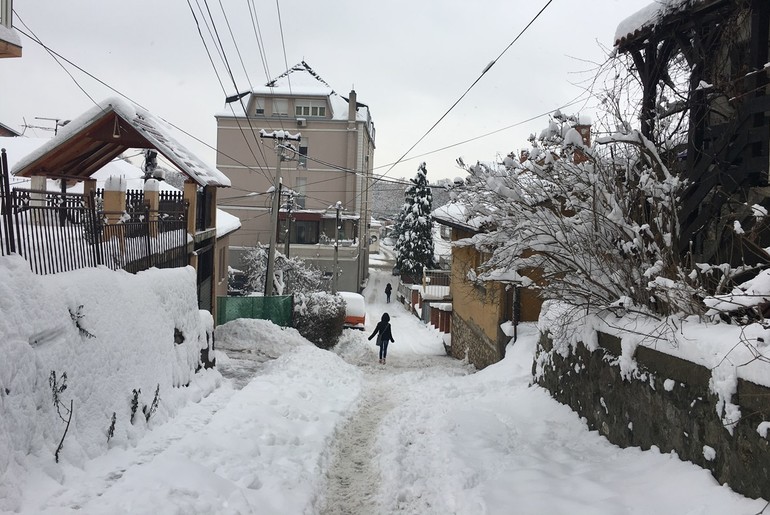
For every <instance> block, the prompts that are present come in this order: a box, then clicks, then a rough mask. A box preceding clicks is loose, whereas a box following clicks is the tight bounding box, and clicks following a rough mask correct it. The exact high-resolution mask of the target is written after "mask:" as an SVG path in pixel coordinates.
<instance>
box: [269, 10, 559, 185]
mask: <svg viewBox="0 0 770 515" xmlns="http://www.w3.org/2000/svg"><path fill="white" fill-rule="evenodd" d="M276 1H277V0H276ZM551 2H553V0H548V1H547V2H546V4H545V5H544V6H543V7H542V9H540V11H538V13H537V14H536V15H535V17H534V18H532V19H531V20H530V22H529V23H527V25H526V26H525V27H524V28H523V29H521V32H519V34H518V35H517V36H516V37H515V38H514V39H513V41H511V42H510V43H509V44H508V46H507V47H505V49H503V51H502V52H500V55H498V56H497V57H496V58H495V59H493V60H492V61H491V62H490V63H489V64H487V65H486V67H485V68H484V69H483V70H482V71H481V74H480V75H479V76H478V77H477V78H476V80H475V81H473V83H472V84H471V85H470V86H468V89H466V90H465V92H464V93H463V94H462V95H460V98H458V99H457V100H456V101H455V103H454V104H452V105H451V106H450V107H449V109H447V110H446V112H445V113H444V114H442V115H441V117H440V118H439V119H438V120H436V123H434V124H433V125H432V126H431V127H430V129H428V130H427V131H426V132H425V134H423V135H422V136H420V139H418V140H417V141H416V142H415V143H414V145H412V146H411V147H409V150H407V151H406V152H404V154H403V155H402V156H401V157H399V158H398V159H397V160H396V162H395V163H393V164H392V165H391V167H390V168H388V170H387V171H386V172H385V173H384V174H383V175H387V174H388V173H390V171H391V170H392V169H393V167H395V166H396V165H397V164H398V163H400V162H401V160H402V159H404V158H405V157H406V155H407V154H409V152H411V151H412V150H413V149H414V147H416V146H417V145H419V144H420V142H421V141H422V140H424V139H425V137H426V136H427V135H428V134H430V133H431V132H432V131H433V129H435V128H436V126H437V125H438V124H439V123H441V121H442V120H443V119H444V118H446V116H447V115H448V114H449V113H450V112H451V111H452V110H453V109H454V108H455V106H457V104H459V103H460V101H461V100H462V99H463V98H465V95H467V94H468V92H470V90H471V89H473V87H474V86H475V85H476V84H477V83H478V82H479V81H480V80H481V78H482V77H483V76H484V75H485V74H486V73H487V72H488V71H489V70H490V69H491V68H492V66H494V65H495V63H497V61H498V60H499V59H500V58H501V57H502V56H503V54H505V53H506V52H507V51H508V49H509V48H511V47H512V46H513V44H514V43H516V41H518V40H519V38H520V37H521V36H522V35H523V34H524V33H525V32H526V31H527V29H529V27H530V26H531V25H532V24H533V23H534V22H535V20H537V19H538V18H539V17H540V15H541V14H543V11H545V10H546V8H548V6H549V5H551Z"/></svg>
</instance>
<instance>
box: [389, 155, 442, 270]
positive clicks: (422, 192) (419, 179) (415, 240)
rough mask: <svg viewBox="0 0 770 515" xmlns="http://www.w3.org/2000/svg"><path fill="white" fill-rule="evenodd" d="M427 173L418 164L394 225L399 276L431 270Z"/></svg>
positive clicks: (430, 226)
mask: <svg viewBox="0 0 770 515" xmlns="http://www.w3.org/2000/svg"><path fill="white" fill-rule="evenodd" d="M427 174H428V170H427V169H426V167H425V163H421V164H420V166H419V168H418V169H417V174H416V175H415V176H414V178H413V179H410V181H411V183H412V184H410V185H409V186H407V188H406V191H405V192H404V206H403V207H402V209H401V214H400V215H399V223H398V229H397V231H398V240H396V247H395V249H396V253H397V256H396V267H397V268H398V269H399V270H401V273H403V274H409V275H421V274H422V270H423V268H433V266H434V257H433V253H434V248H433V216H432V215H431V212H432V211H433V194H432V193H431V188H430V186H428V178H427Z"/></svg>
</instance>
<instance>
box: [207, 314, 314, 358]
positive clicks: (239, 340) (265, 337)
mask: <svg viewBox="0 0 770 515" xmlns="http://www.w3.org/2000/svg"><path fill="white" fill-rule="evenodd" d="M214 340H215V341H216V348H217V349H220V350H234V351H245V352H248V353H252V354H256V355H258V356H263V357H264V358H265V359H264V360H265V361H266V360H268V359H276V358H278V357H279V356H281V355H283V354H285V353H286V352H288V351H290V350H292V349H293V348H294V347H300V346H303V345H312V343H310V342H309V341H307V340H306V339H305V338H303V337H302V336H301V335H300V334H299V332H297V330H296V329H293V328H291V327H279V326H277V325H275V324H274V323H272V322H271V321H269V320H257V319H251V318H238V319H236V320H233V321H231V322H228V323H226V324H224V325H220V326H218V327H217V328H216V329H215V331H214Z"/></svg>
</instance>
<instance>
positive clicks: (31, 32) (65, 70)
mask: <svg viewBox="0 0 770 515" xmlns="http://www.w3.org/2000/svg"><path fill="white" fill-rule="evenodd" d="M13 15H14V16H15V17H16V19H18V20H19V21H20V22H21V24H22V25H24V28H25V29H27V30H28V31H29V32H30V34H32V35H33V36H35V38H36V39H37V40H38V41H40V38H38V37H37V34H35V32H34V31H33V30H32V29H31V28H29V26H28V25H27V24H26V23H24V20H23V19H22V18H21V16H19V13H18V12H17V11H16V9H14V10H13ZM16 30H19V29H18V28H17V27H16ZM19 32H21V30H19ZM25 35H26V34H25ZM27 37H29V36H28V35H27ZM30 39H32V38H30ZM40 44H41V45H42V47H43V48H44V49H45V51H46V52H48V55H50V56H51V58H52V59H53V60H54V61H56V64H58V65H59V66H61V68H62V70H64V72H65V73H66V74H67V75H69V76H70V79H72V82H74V83H75V85H76V86H77V87H78V88H79V89H80V91H82V92H83V94H84V95H85V96H87V97H88V99H89V100H90V101H91V102H93V103H94V105H97V106H99V103H98V102H97V101H96V100H94V99H93V97H92V96H91V95H89V94H88V92H87V91H86V90H85V89H83V86H81V85H80V83H79V82H78V81H77V79H75V77H74V76H73V75H72V74H71V73H70V71H69V70H68V69H67V68H66V67H65V66H64V65H63V64H62V63H61V62H60V61H59V60H58V59H57V58H56V56H55V55H54V54H53V53H52V52H51V51H50V49H49V48H48V47H47V46H45V45H43V43H42V41H41V42H40ZM99 107H101V106H99Z"/></svg>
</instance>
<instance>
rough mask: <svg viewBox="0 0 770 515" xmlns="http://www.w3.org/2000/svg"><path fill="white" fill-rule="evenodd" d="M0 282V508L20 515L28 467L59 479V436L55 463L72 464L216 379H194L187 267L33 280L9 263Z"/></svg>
mask: <svg viewBox="0 0 770 515" xmlns="http://www.w3.org/2000/svg"><path fill="white" fill-rule="evenodd" d="M0 276H2V277H3V281H0V313H2V316H0V355H2V356H3V359H2V360H0V510H3V509H8V510H13V509H15V508H17V506H18V503H19V502H20V493H21V491H22V483H21V482H22V481H23V479H20V478H22V477H23V476H24V471H25V470H44V471H45V473H46V474H48V475H49V476H51V477H54V478H56V477H59V476H61V475H63V472H62V470H63V469H62V468H61V467H60V466H57V465H55V464H54V455H55V453H56V450H57V447H58V445H59V442H60V440H61V439H62V435H64V433H65V429H66V431H67V434H66V437H65V438H64V440H63V447H62V449H61V452H60V462H62V464H69V465H74V466H76V467H80V466H82V465H83V464H84V463H85V461H86V460H87V459H90V458H93V457H95V456H98V455H100V454H102V453H104V452H105V451H106V450H107V449H108V448H110V447H113V446H116V445H117V446H127V445H133V444H134V443H135V442H136V441H137V440H138V439H139V438H140V437H141V436H142V435H143V434H144V433H145V432H146V430H147V428H148V427H152V426H154V425H156V424H160V423H162V422H164V421H165V420H167V419H168V418H169V417H171V416H173V414H174V413H175V411H176V410H177V409H178V408H179V407H180V405H182V404H184V403H185V402H187V401H188V400H189V399H190V398H191V397H197V398H200V396H201V395H202V394H203V393H205V392H207V391H210V390H211V389H213V388H214V387H215V386H216V384H218V382H219V380H220V377H221V376H219V373H218V372H214V371H207V372H204V373H202V374H194V371H195V369H196V368H197V367H198V363H199V360H200V349H201V347H205V346H206V328H205V327H204V326H203V324H202V321H201V316H200V315H199V311H198V306H197V297H196V287H195V272H194V270H193V269H192V268H182V269H173V270H157V269H152V270H148V271H146V272H142V273H139V274H137V275H131V274H129V273H127V272H122V271H118V272H115V271H111V270H109V269H107V268H90V269H83V270H77V271H73V272H67V273H62V274H57V275H51V276H37V275H34V274H32V273H31V272H30V270H29V265H28V263H27V262H26V261H24V260H23V259H21V258H20V257H18V256H10V257H2V258H0ZM65 374H66V379H65ZM185 386H188V388H183V387H185ZM54 389H56V390H58V391H59V393H58V397H59V401H60V403H59V404H58V407H57V406H55V404H54V395H53V390H54ZM156 391H157V392H158V394H157V399H156V395H155V392H156ZM134 392H136V393H134ZM154 400H155V402H153V401H154ZM132 402H134V403H135V408H134V409H133V410H132ZM70 406H72V416H71V421H70V423H69V428H68V429H67V420H68V419H69V418H70V415H69V408H70ZM143 410H144V412H146V413H149V414H150V415H149V417H147V416H146V415H145V413H143ZM132 411H133V416H132ZM113 421H114V423H113Z"/></svg>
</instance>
